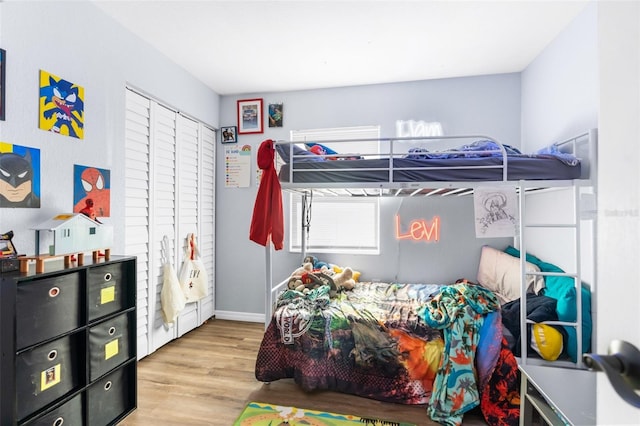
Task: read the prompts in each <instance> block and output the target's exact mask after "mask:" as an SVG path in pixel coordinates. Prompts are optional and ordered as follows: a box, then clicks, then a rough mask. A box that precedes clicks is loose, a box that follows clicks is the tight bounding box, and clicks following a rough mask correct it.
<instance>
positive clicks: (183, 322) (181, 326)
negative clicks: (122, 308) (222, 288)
mask: <svg viewBox="0 0 640 426" xmlns="http://www.w3.org/2000/svg"><path fill="white" fill-rule="evenodd" d="M177 132H178V193H177V201H178V242H179V247H180V255H179V259H180V262H182V260H184V257H185V248H186V241H187V240H186V237H187V235H188V234H190V233H193V234H195V235H196V236H197V237H198V244H199V243H200V241H199V240H200V232H199V231H200V230H199V228H198V222H199V221H198V219H199V218H198V213H199V212H198V190H199V188H198V187H199V176H200V164H199V161H198V158H199V139H200V136H199V125H198V123H197V122H195V121H193V120H190V119H188V118H186V117H183V116H178V121H177ZM199 310H200V304H199V303H196V302H193V303H187V306H185V308H184V310H183V311H182V313H181V314H180V317H179V320H178V336H182V335H183V334H184V333H186V332H188V331H190V330H192V329H194V328H195V327H197V326H198V325H200V324H201V322H200V314H199Z"/></svg>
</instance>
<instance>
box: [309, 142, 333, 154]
mask: <svg viewBox="0 0 640 426" xmlns="http://www.w3.org/2000/svg"><path fill="white" fill-rule="evenodd" d="M305 146H306V147H307V149H308V150H309V151H311V148H313V147H314V146H319V147H320V148H322V150H323V151H324V153H325V154H327V155H336V154H337V152H335V151H334V150H333V149H331V148H329V147H328V146H325V145H322V144H319V143H316V142H305Z"/></svg>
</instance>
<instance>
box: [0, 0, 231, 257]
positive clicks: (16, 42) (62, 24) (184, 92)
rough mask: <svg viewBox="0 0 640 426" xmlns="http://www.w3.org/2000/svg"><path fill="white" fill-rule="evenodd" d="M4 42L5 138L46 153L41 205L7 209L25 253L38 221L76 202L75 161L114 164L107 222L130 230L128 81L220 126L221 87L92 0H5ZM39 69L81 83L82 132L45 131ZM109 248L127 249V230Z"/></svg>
mask: <svg viewBox="0 0 640 426" xmlns="http://www.w3.org/2000/svg"><path fill="white" fill-rule="evenodd" d="M58 30H59V31H58ZM0 42H1V43H0V46H2V48H3V49H5V50H6V51H7V76H6V85H7V91H6V117H5V121H2V122H0V141H2V142H7V143H10V144H15V145H24V146H29V147H35V148H39V149H40V154H41V174H42V181H41V188H42V193H41V208H39V209H24V208H19V209H8V208H3V209H0V227H1V228H0V232H5V231H7V230H10V229H12V230H14V232H15V235H16V237H15V239H14V242H15V244H16V247H17V248H18V250H19V251H20V253H23V254H33V252H34V241H35V237H34V231H32V230H31V228H32V227H34V226H37V225H39V224H40V223H42V222H44V221H45V220H47V219H50V218H52V217H53V216H55V215H57V214H59V213H67V212H71V211H72V210H73V165H74V164H81V165H86V166H93V167H99V168H105V169H109V170H111V219H105V220H104V221H105V222H111V223H113V225H114V228H115V229H116V230H117V229H123V228H124V219H125V217H124V209H125V206H124V201H123V200H124V195H125V194H124V131H125V129H124V122H125V98H124V96H125V90H124V88H125V85H127V84H130V85H132V86H133V87H136V88H137V89H140V90H142V91H145V92H147V93H150V94H152V95H153V96H155V97H157V98H158V99H160V100H161V101H163V102H165V103H166V104H168V105H170V106H172V107H174V108H176V109H179V110H180V111H183V112H185V113H187V114H189V115H192V116H194V117H196V118H198V119H200V120H202V121H204V122H205V123H208V124H210V125H212V126H217V124H218V106H219V96H218V95H217V94H216V93H215V92H213V91H211V90H210V89H208V88H207V87H206V86H204V85H203V84H202V83H201V82H200V81H198V80H196V79H195V78H194V77H192V76H191V75H189V74H187V73H186V72H185V71H184V69H182V68H181V67H180V66H179V65H177V64H175V63H173V62H171V61H169V60H168V59H167V58H166V57H165V56H163V55H161V54H160V53H158V52H157V51H156V50H154V49H152V48H151V47H150V46H149V45H148V44H147V43H145V42H143V41H141V40H140V39H139V38H138V37H135V36H133V35H132V34H131V33H130V32H129V31H127V30H125V29H124V28H123V27H122V26H121V25H120V24H117V23H116V22H115V21H113V20H112V19H111V18H109V17H107V16H106V15H105V14H104V13H103V12H102V11H101V10H99V9H98V8H97V7H96V6H95V5H93V4H92V3H90V2H78V1H70V2H64V1H55V2H51V1H27V2H0ZM41 69H42V70H45V71H48V72H50V73H52V74H55V75H57V76H58V77H61V78H63V79H65V80H68V81H71V82H73V83H75V84H78V85H80V86H83V87H84V89H85V100H84V102H85V110H84V113H85V123H84V124H85V127H84V139H82V140H79V139H75V138H71V137H67V136H62V135H57V134H54V133H51V132H46V131H43V130H40V129H38V97H39V91H38V90H39V89H38V84H39V80H38V78H39V70H41ZM112 252H113V253H115V254H121V253H124V238H123V236H122V235H121V233H118V232H116V237H115V241H114V246H113V249H112Z"/></svg>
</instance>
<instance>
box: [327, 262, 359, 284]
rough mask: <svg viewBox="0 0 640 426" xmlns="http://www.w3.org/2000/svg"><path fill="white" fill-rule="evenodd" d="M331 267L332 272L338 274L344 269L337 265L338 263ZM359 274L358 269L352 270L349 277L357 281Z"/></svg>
mask: <svg viewBox="0 0 640 426" xmlns="http://www.w3.org/2000/svg"><path fill="white" fill-rule="evenodd" d="M332 269H333V273H334V274H339V273H341V272H342V271H344V269H343V268H341V267H339V266H338V265H333V267H332ZM360 275H361V272H360V271H352V277H351V278H353V280H354V281H355V282H358V281H360Z"/></svg>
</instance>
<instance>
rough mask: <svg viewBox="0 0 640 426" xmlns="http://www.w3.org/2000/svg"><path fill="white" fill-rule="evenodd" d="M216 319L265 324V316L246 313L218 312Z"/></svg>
mask: <svg viewBox="0 0 640 426" xmlns="http://www.w3.org/2000/svg"><path fill="white" fill-rule="evenodd" d="M215 318H216V319H220V320H228V321H245V322H261V323H264V314H251V313H246V312H232V311H216V313H215Z"/></svg>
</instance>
